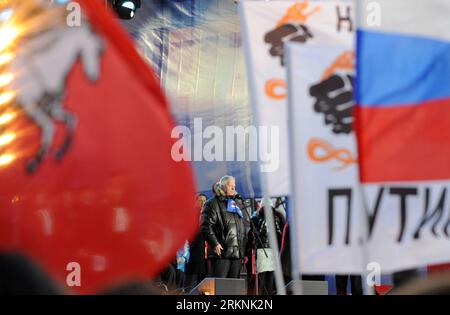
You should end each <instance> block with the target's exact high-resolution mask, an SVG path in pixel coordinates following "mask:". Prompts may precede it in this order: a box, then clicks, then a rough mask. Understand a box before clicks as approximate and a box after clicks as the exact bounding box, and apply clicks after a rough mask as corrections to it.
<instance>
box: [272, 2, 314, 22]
mask: <svg viewBox="0 0 450 315" xmlns="http://www.w3.org/2000/svg"><path fill="white" fill-rule="evenodd" d="M308 6H309V3H308V1H303V2H301V3H296V4H294V5H293V6H291V7H290V8H289V9H288V10H287V12H286V14H285V15H284V16H283V17H282V18H281V20H280V21H279V22H278V24H277V27H280V26H281V25H283V24H288V23H289V22H300V23H306V21H307V20H308V18H309V17H310V16H311V15H314V14H316V13H318V12H319V11H320V7H319V6H316V7H315V8H314V9H312V10H311V11H310V12H309V13H306V12H305V11H306V10H307V9H308Z"/></svg>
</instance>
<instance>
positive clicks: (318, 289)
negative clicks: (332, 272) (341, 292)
mask: <svg viewBox="0 0 450 315" xmlns="http://www.w3.org/2000/svg"><path fill="white" fill-rule="evenodd" d="M299 285H301V288H302V295H328V281H318V280H292V281H291V282H289V283H288V284H287V285H286V293H287V294H288V295H294V294H295V292H296V288H298V286H299Z"/></svg>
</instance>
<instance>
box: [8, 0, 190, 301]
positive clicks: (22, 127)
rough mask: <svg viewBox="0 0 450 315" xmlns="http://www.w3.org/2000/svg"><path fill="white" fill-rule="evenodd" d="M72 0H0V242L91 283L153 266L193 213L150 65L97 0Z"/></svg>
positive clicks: (73, 285)
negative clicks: (53, 1)
mask: <svg viewBox="0 0 450 315" xmlns="http://www.w3.org/2000/svg"><path fill="white" fill-rule="evenodd" d="M77 3H79V4H80V5H81V9H82V12H83V15H81V16H80V17H81V18H80V21H79V22H80V23H79V25H75V26H72V27H71V25H70V23H68V21H69V20H70V16H68V13H70V12H71V13H73V14H76V9H77V5H76V4H77ZM74 4H75V6H74ZM71 9H72V11H70V10H69V11H68V10H66V8H65V7H64V6H56V5H50V4H48V2H42V1H38V0H20V1H3V2H1V4H0V11H5V10H8V12H10V13H9V14H7V15H3V20H2V21H1V22H0V125H1V128H0V250H2V251H21V252H24V253H25V254H26V255H27V256H28V257H30V258H32V259H33V260H34V261H35V262H37V263H38V264H40V265H41V266H42V267H43V268H44V269H45V270H46V271H47V272H49V273H50V274H51V275H52V276H53V277H54V278H55V279H57V280H59V282H60V283H61V284H62V285H63V286H65V288H66V289H68V290H72V289H73V290H75V291H77V292H81V293H92V292H96V291H98V290H100V289H104V288H106V287H108V286H111V285H113V284H119V283H121V282H123V281H126V280H130V279H132V280H136V279H143V280H148V279H150V278H151V277H152V276H153V275H155V274H156V273H158V272H160V271H161V269H163V268H164V267H165V265H166V264H167V263H168V262H169V261H170V260H171V259H172V258H173V256H174V255H175V253H176V250H177V249H178V248H179V247H180V246H181V245H182V244H183V243H184V241H185V240H186V239H187V238H189V237H190V236H191V235H192V234H193V233H194V230H195V228H196V226H197V224H198V213H196V210H194V209H195V206H194V192H195V189H194V184H193V178H192V172H191V168H190V165H189V164H188V163H185V162H174V161H173V159H172V157H171V147H172V144H173V140H172V139H171V137H170V135H171V130H172V127H173V123H172V118H171V116H170V114H169V112H168V109H167V105H166V101H165V98H164V96H163V94H162V93H161V91H160V88H159V86H158V84H157V82H156V80H155V79H154V77H153V74H152V72H151V71H150V69H149V68H148V67H147V66H146V65H145V63H144V62H143V61H142V60H141V59H140V57H139V56H138V54H137V53H136V52H135V50H134V47H133V44H132V42H131V41H129V39H128V38H127V36H126V35H125V33H124V31H123V30H122V29H121V28H120V26H119V24H118V22H117V21H116V18H115V17H114V16H113V15H112V14H110V13H108V12H107V11H106V9H105V7H104V5H103V4H102V2H101V1H90V0H80V1H78V2H74V3H72V4H71ZM74 10H75V11H74ZM74 12H75V13H74ZM72 17H73V18H74V19H73V20H70V21H71V22H73V23H76V21H77V17H76V16H74V15H72Z"/></svg>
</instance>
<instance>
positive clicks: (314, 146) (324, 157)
mask: <svg viewBox="0 0 450 315" xmlns="http://www.w3.org/2000/svg"><path fill="white" fill-rule="evenodd" d="M318 151H322V152H323V153H322V154H320V153H318ZM308 157H309V158H310V159H311V160H312V161H314V162H317V163H325V162H328V161H330V160H337V161H339V162H341V166H339V167H335V168H334V169H333V170H334V171H342V170H343V169H345V168H346V167H348V166H350V165H352V164H354V163H357V162H358V160H357V159H356V158H355V157H354V156H353V153H352V152H351V151H350V150H348V149H338V148H334V147H333V146H332V145H331V144H330V143H329V142H327V141H326V140H323V139H317V138H313V139H311V140H310V141H309V143H308Z"/></svg>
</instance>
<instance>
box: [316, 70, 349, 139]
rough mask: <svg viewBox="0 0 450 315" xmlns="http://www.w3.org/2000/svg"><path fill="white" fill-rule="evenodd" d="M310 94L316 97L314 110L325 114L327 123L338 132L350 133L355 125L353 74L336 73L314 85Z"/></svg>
mask: <svg viewBox="0 0 450 315" xmlns="http://www.w3.org/2000/svg"><path fill="white" fill-rule="evenodd" d="M309 94H310V95H311V96H312V97H315V98H316V102H315V104H314V110H315V111H316V112H318V113H322V114H324V119H325V124H326V125H330V124H331V125H332V127H333V128H332V130H333V132H334V133H336V134H340V133H346V134H348V133H350V132H352V127H353V113H352V109H353V105H354V100H353V76H352V75H349V74H342V75H341V74H334V75H332V76H331V77H329V78H328V79H326V80H324V81H322V82H320V83H318V84H316V85H313V86H312V87H311V88H310V89H309Z"/></svg>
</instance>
